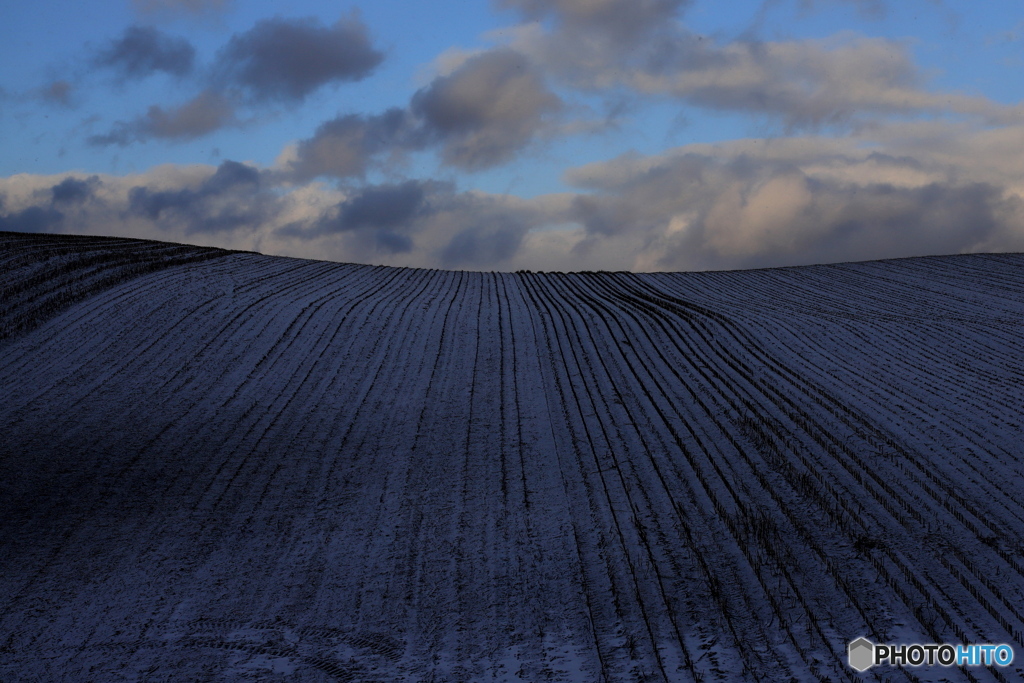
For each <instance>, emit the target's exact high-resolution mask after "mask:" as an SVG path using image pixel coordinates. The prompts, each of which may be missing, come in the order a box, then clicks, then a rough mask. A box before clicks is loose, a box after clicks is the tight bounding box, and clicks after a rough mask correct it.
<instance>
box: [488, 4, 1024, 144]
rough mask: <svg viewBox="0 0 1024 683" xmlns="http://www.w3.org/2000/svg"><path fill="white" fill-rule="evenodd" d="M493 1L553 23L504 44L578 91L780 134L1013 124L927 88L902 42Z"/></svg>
mask: <svg viewBox="0 0 1024 683" xmlns="http://www.w3.org/2000/svg"><path fill="white" fill-rule="evenodd" d="M504 4H506V5H515V6H517V7H520V8H521V9H522V10H523V11H524V13H525V14H526V15H527V16H528V17H529V16H537V17H544V16H552V17H555V18H556V21H555V22H554V25H553V26H546V25H543V24H529V25H521V26H519V27H517V28H515V29H514V30H511V31H507V32H506V35H507V36H510V37H508V38H507V39H506V40H507V43H508V45H509V46H510V47H512V48H514V49H516V50H517V51H519V52H521V53H522V54H524V55H526V56H527V57H529V58H530V59H531V60H532V61H533V62H534V63H535V64H537V65H538V66H539V68H541V69H542V70H543V71H544V73H545V74H546V75H548V76H549V77H551V78H552V79H554V80H556V81H557V82H559V83H561V84H563V85H566V86H569V87H571V88H575V89H579V90H582V91H585V92H591V93H613V94H614V93H621V92H622V91H623V90H625V91H627V92H632V93H634V94H638V95H641V96H647V97H651V98H659V99H660V98H664V97H672V98H675V99H676V100H678V101H679V103H680V104H685V105H691V106H698V107H701V108H706V109H711V110H719V111H733V112H740V113H744V114H752V115H755V116H759V117H765V118H767V119H769V120H774V121H779V122H781V123H782V124H783V125H784V126H785V128H786V130H787V131H788V132H796V131H798V130H816V129H822V128H826V127H842V128H845V129H849V128H852V127H854V126H856V125H861V124H863V123H865V122H869V121H877V120H884V119H886V118H891V117H919V116H926V115H938V114H945V113H954V114H960V115H963V116H966V117H970V118H976V119H979V120H981V121H983V122H985V123H987V124H997V125H1002V124H1005V123H1009V122H1015V121H1021V120H1024V107H1022V106H1019V105H1017V106H1006V105H1002V104H999V103H997V102H994V101H992V100H989V99H987V98H984V97H977V96H970V95H965V94H961V93H949V92H932V91H931V90H929V88H928V82H927V78H926V76H925V74H924V73H923V72H922V71H921V70H920V69H919V68H918V67H917V65H916V64H915V63H914V60H913V58H912V55H911V53H910V50H909V45H908V44H907V43H906V42H904V41H897V40H888V39H882V38H866V37H863V36H860V35H857V34H854V33H841V34H837V35H834V36H832V37H830V38H827V39H820V40H775V41H765V40H757V39H753V38H750V37H748V38H745V39H741V40H734V41H728V42H719V41H717V40H714V39H712V38H710V37H708V36H704V35H700V34H697V33H694V32H693V31H691V30H690V29H688V28H687V27H686V26H685V25H684V24H683V23H681V22H680V21H678V20H676V19H675V15H676V14H677V13H678V12H679V11H680V10H681V9H682V8H683V6H684V5H683V3H675V2H657V1H655V0H650V2H646V3H640V4H638V5H637V9H636V17H635V19H634V20H633V22H632V23H630V22H629V21H627V20H626V19H622V20H621V23H619V22H618V19H619V18H620V15H626V14H629V13H630V10H631V8H633V4H632V3H626V2H625V0H605V1H602V2H590V1H587V0H551V1H546V2H542V1H540V0H505V3H504ZM858 5H859V6H860V7H862V8H864V9H865V11H872V10H871V8H872V7H874V3H871V2H860V3H858ZM616 26H620V28H619V29H616V28H615V27H616ZM617 31H618V32H617Z"/></svg>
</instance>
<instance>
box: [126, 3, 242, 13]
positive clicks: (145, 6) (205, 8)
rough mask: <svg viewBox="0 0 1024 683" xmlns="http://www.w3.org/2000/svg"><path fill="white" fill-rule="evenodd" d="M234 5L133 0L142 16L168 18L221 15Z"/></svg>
mask: <svg viewBox="0 0 1024 683" xmlns="http://www.w3.org/2000/svg"><path fill="white" fill-rule="evenodd" d="M232 4H233V3H232V0H132V5H133V6H134V7H135V10H136V11H137V12H139V13H140V14H144V15H151V14H157V15H166V16H177V15H185V16H201V15H209V14H219V13H221V12H224V11H225V10H227V9H228V8H229V7H230V6H231V5H232Z"/></svg>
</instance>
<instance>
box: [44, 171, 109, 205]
mask: <svg viewBox="0 0 1024 683" xmlns="http://www.w3.org/2000/svg"><path fill="white" fill-rule="evenodd" d="M102 184H103V183H102V182H101V181H100V179H99V176H95V175H94V176H90V177H89V178H86V179H85V180H81V179H79V178H75V177H74V176H68V177H67V178H65V179H64V180H62V181H60V182H59V183H57V184H56V185H54V186H53V187H51V188H50V197H51V201H52V203H53V204H80V203H82V202H84V201H86V200H88V199H90V198H92V197H93V195H94V193H95V189H96V188H97V187H98V186H100V185H102Z"/></svg>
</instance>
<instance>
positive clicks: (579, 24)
mask: <svg viewBox="0 0 1024 683" xmlns="http://www.w3.org/2000/svg"><path fill="white" fill-rule="evenodd" d="M690 2H691V0H600V1H597V2H595V1H594V0H497V4H498V5H499V6H501V7H509V8H515V9H518V10H519V11H520V12H522V14H523V15H524V16H525V17H526V18H528V19H531V20H536V19H545V18H548V17H552V18H554V19H555V20H556V22H557V23H558V25H559V28H560V29H561V30H562V31H564V32H567V33H574V34H579V33H589V34H592V35H594V34H596V35H599V36H602V37H604V38H607V39H610V40H611V41H612V42H614V43H616V44H619V45H632V44H635V43H636V42H637V41H639V40H642V39H643V38H644V37H645V36H646V35H647V34H649V33H650V32H651V31H652V30H654V29H657V28H658V27H660V26H663V25H664V24H665V22H670V21H672V20H673V19H674V18H675V17H676V16H677V15H678V14H679V13H680V11H681V10H682V9H683V8H684V7H686V6H687V5H689V4H690Z"/></svg>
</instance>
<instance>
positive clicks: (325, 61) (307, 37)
mask: <svg viewBox="0 0 1024 683" xmlns="http://www.w3.org/2000/svg"><path fill="white" fill-rule="evenodd" d="M383 59H384V55H383V54H382V53H381V52H379V51H377V50H376V49H375V48H374V47H373V45H372V44H371V42H370V38H369V35H368V32H367V29H366V26H365V24H363V22H362V21H361V20H360V19H359V17H358V15H357V14H352V15H350V16H348V17H342V18H341V19H339V20H338V22H337V23H335V24H334V25H333V26H330V27H325V26H322V25H321V24H320V23H319V22H318V21H317V20H315V19H282V18H274V19H264V20H262V21H260V22H258V23H257V24H256V25H255V26H254V27H253V28H252V29H250V30H249V31H246V32H245V33H241V34H238V35H235V36H234V37H232V38H231V40H230V41H229V42H228V44H227V45H226V46H225V47H224V48H223V49H222V50H221V52H220V54H219V55H218V63H217V66H216V67H215V71H216V72H217V73H218V75H219V77H220V78H221V79H222V80H223V81H225V82H226V83H228V84H232V85H235V86H238V87H240V88H242V89H243V90H245V91H246V92H247V93H248V94H249V95H250V97H251V98H252V99H253V100H254V101H256V102H267V101H279V102H299V101H302V100H304V99H305V98H306V97H307V96H309V95H310V94H311V93H312V92H314V91H315V90H317V89H318V88H320V87H322V86H324V85H326V84H328V83H333V82H338V81H358V80H361V79H363V78H366V77H367V76H368V75H369V74H370V73H371V72H372V71H373V69H374V68H375V67H376V66H377V65H378V64H380V63H381V61H383Z"/></svg>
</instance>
